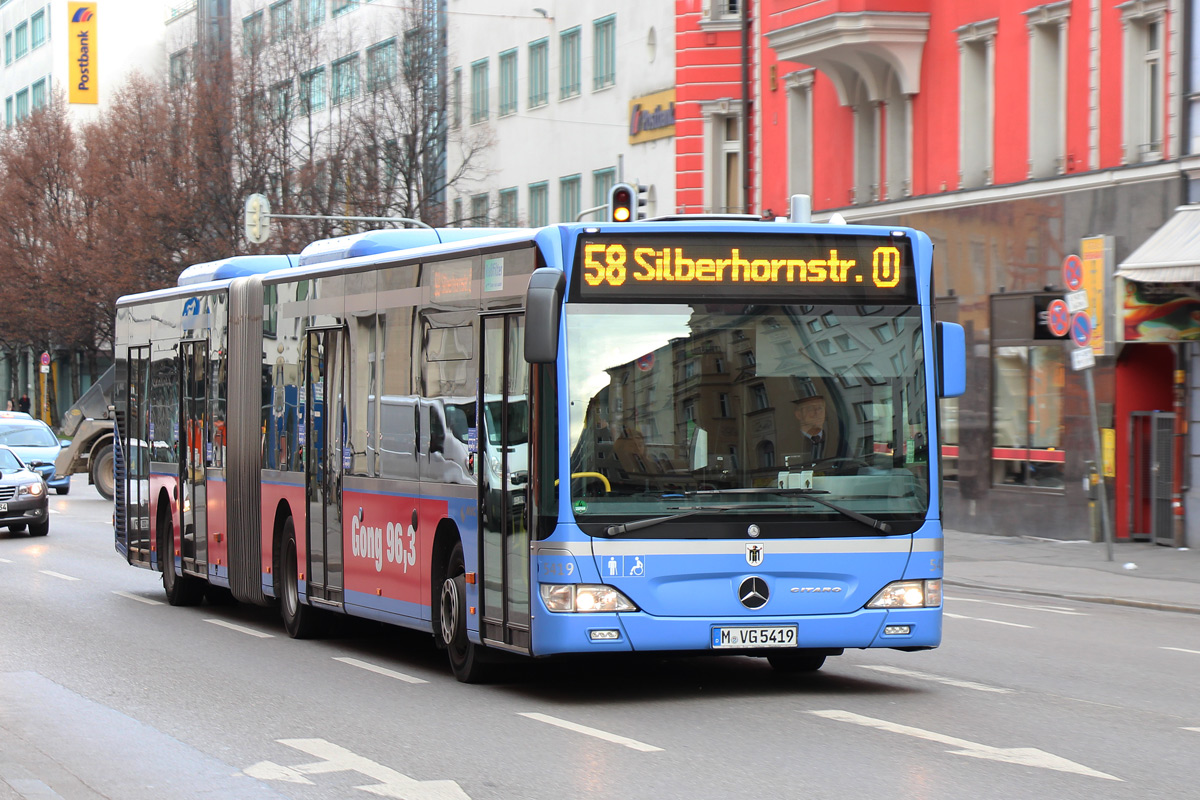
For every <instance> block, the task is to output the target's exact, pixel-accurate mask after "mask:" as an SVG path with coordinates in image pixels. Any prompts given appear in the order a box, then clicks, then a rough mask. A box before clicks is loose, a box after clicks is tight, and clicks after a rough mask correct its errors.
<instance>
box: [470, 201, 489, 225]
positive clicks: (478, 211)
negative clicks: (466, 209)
mask: <svg viewBox="0 0 1200 800" xmlns="http://www.w3.org/2000/svg"><path fill="white" fill-rule="evenodd" d="M471 224H472V225H474V226H476V227H480V228H486V227H488V195H487V192H484V193H483V194H476V195H472V196H471Z"/></svg>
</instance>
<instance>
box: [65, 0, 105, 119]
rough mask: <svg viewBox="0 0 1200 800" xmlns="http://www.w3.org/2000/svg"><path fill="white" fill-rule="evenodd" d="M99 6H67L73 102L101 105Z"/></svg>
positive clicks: (68, 4)
mask: <svg viewBox="0 0 1200 800" xmlns="http://www.w3.org/2000/svg"><path fill="white" fill-rule="evenodd" d="M97 5H99V4H98V3H95V2H92V3H67V37H68V44H67V61H68V62H69V69H68V70H67V76H68V82H69V83H70V95H69V96H70V100H71V102H72V103H85V104H91V105H94V104H96V103H98V102H100V97H99V95H100V81H99V75H100V72H99V68H98V67H99V59H98V58H97V57H96V55H97V42H96V39H97V36H96V31H97V29H98V27H99V26H98V25H97V24H96V19H97V12H96V6H97Z"/></svg>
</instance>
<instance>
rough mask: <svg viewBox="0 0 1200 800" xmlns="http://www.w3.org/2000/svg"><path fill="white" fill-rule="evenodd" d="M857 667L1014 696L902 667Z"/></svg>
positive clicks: (1001, 690)
mask: <svg viewBox="0 0 1200 800" xmlns="http://www.w3.org/2000/svg"><path fill="white" fill-rule="evenodd" d="M857 666H860V667H862V668H863V669H873V670H875V671H876V672H886V673H888V674H889V675H899V676H901V677H905V678H918V679H920V680H925V681H936V682H938V683H944V684H946V685H947V686H956V687H958V688H959V689H974V690H975V691H977V692H994V693H996V694H1012V692H1013V690H1012V689H1004V688H1002V687H1000V686H988V685H986V684H983V683H975V682H974V681H960V680H958V679H957V678H944V677H942V676H941V675H930V674H929V673H928V672H917V671H916V670H911V669H901V668H900V667H889V666H886V665H882V664H858V665H857Z"/></svg>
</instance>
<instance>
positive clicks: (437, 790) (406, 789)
mask: <svg viewBox="0 0 1200 800" xmlns="http://www.w3.org/2000/svg"><path fill="white" fill-rule="evenodd" d="M275 741H277V742H279V743H280V744H285V745H287V746H288V747H293V748H295V749H297V750H299V751H301V752H303V753H308V754H309V755H310V756H316V757H317V758H320V759H324V760H323V761H317V762H314V763H312V764H298V765H296V766H294V767H286V766H283V765H282V764H276V763H275V762H273V761H260V762H258V763H257V764H253V765H251V766H249V767H246V768H245V769H244V770H242V772H244V773H246V774H247V775H249V776H250V777H251V778H256V779H258V780H268V781H286V782H287V783H299V784H306V785H308V786H313V785H315V784H314V782H313V781H310V780H309V779H308V778H306V777H305V776H306V775H324V774H327V773H330V772H359V773H362V774H363V775H366V776H367V777H368V778H374V779H375V780H377V781H379V783H377V784H374V785H371V786H355V787H354V788H355V789H362V790H363V791H364V792H370V793H371V794H375V795H379V796H380V797H395V798H402V799H403V800H471V798H470V796H468V795H467V793H466V792H464V791H463V790H462V787H460V786H459V785H458V784H457V783H456V782H455V781H418V780H416V779H414V778H410V777H408V776H407V775H405V774H404V773H402V772H397V771H396V770H394V769H392V768H390V767H385V766H383V765H382V764H377V763H375V762H374V761H372V760H371V759H369V758H365V757H364V756H360V755H358V754H356V753H354V752H352V751H350V750H347V749H346V748H344V747H341V746H339V745H336V744H334V743H333V742H329V741H326V740H325V739H276V740H275Z"/></svg>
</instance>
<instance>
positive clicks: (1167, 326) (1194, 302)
mask: <svg viewBox="0 0 1200 800" xmlns="http://www.w3.org/2000/svg"><path fill="white" fill-rule="evenodd" d="M1124 284H1125V292H1124V297H1123V298H1122V299H1123V301H1124V305H1123V306H1122V308H1121V320H1122V323H1123V324H1122V328H1123V331H1122V332H1123V334H1124V335H1123V337H1122V341H1126V342H1184V341H1196V340H1200V291H1198V290H1197V289H1196V287H1193V286H1188V285H1186V284H1154V285H1151V284H1145V283H1136V282H1134V281H1128V280H1127V281H1124Z"/></svg>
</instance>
